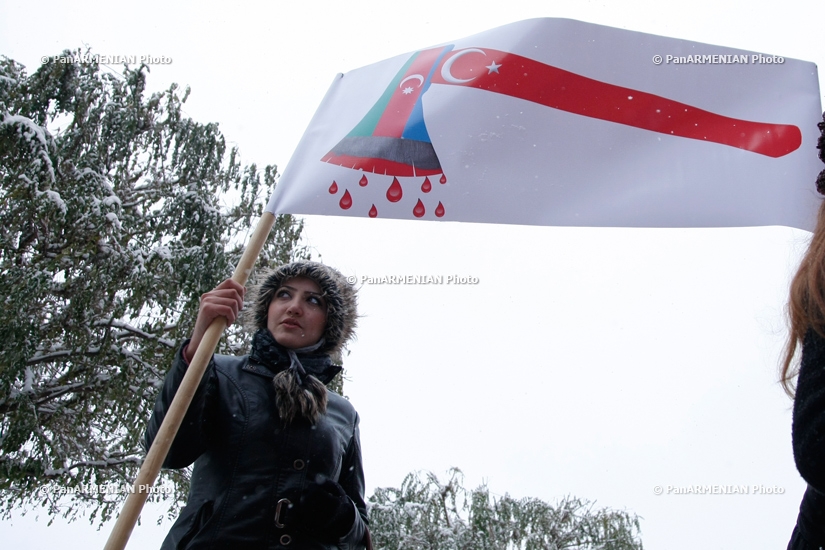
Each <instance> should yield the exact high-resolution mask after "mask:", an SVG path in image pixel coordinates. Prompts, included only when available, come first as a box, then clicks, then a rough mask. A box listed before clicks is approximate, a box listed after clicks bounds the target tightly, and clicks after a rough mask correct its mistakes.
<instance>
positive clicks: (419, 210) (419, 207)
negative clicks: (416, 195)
mask: <svg viewBox="0 0 825 550" xmlns="http://www.w3.org/2000/svg"><path fill="white" fill-rule="evenodd" d="M425 212H426V210H425V209H424V203H423V202H421V199H418V202H417V203H415V208H413V216H415V217H416V218H420V217H421V216H423V215H424V213H425Z"/></svg>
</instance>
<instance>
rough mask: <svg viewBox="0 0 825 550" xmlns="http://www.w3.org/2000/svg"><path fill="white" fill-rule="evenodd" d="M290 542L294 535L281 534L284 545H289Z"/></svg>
mask: <svg viewBox="0 0 825 550" xmlns="http://www.w3.org/2000/svg"><path fill="white" fill-rule="evenodd" d="M290 542H292V537H290V536H289V535H281V544H283V545H284V546H289V543H290Z"/></svg>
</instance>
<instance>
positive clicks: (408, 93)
mask: <svg viewBox="0 0 825 550" xmlns="http://www.w3.org/2000/svg"><path fill="white" fill-rule="evenodd" d="M401 93H402V94H404V95H410V94H411V93H413V89H412V88H410V87H409V86H407V87H406V88H404V89H403V90H401Z"/></svg>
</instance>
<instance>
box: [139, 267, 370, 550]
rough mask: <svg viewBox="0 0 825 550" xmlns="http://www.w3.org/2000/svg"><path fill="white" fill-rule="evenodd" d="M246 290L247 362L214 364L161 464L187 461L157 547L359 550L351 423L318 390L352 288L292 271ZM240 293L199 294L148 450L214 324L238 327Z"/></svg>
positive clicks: (339, 279) (319, 272)
mask: <svg viewBox="0 0 825 550" xmlns="http://www.w3.org/2000/svg"><path fill="white" fill-rule="evenodd" d="M261 280H262V281H263V282H262V283H261V284H260V285H259V286H258V287H257V288H256V289H255V290H254V292H253V296H252V299H251V300H250V302H251V304H252V311H251V312H250V314H249V318H248V319H247V324H248V325H250V328H252V329H254V331H255V332H254V337H253V339H252V350H251V353H250V354H249V355H246V356H242V357H231V356H224V355H214V356H213V357H212V360H211V362H210V364H209V366H208V368H207V371H206V374H205V375H204V377H203V380H202V381H201V383H200V386H199V387H198V390H197V392H196V394H195V396H194V398H193V400H192V404H191V405H190V407H189V410H188V412H187V413H186V417H185V418H184V420H183V423H182V425H181V428H180V431H179V432H178V434H177V436H176V437H175V440H174V442H173V443H172V447H171V449H170V451H169V454H168V455H167V457H166V460H165V462H164V466H165V467H167V468H184V467H186V466H189V465H190V464H192V463H193V462H194V465H195V466H194V469H193V471H192V478H191V490H190V493H189V500H188V503H187V505H186V507H185V508H184V509H183V511H182V512H181V515H180V517H179V518H178V520H177V521H176V522H175V524H174V526H173V527H172V529H171V530H170V532H169V534H168V536H167V537H166V540H165V541H164V543H163V546H162V548H163V549H164V550H171V549H184V548H185V549H196V548H197V549H199V548H238V549H246V548H260V549H270V548H272V549H275V548H299V549H335V548H347V549H349V548H363V547H364V546H365V545H367V544H368V540H369V535H368V531H367V512H366V504H365V502H364V474H363V469H362V464H361V447H360V441H359V432H358V414H357V413H356V412H355V409H354V408H353V407H352V405H350V403H349V401H347V400H346V399H344V398H343V397H341V396H339V395H337V394H335V393H332V392H330V391H328V390H327V389H326V388H325V387H324V384H326V383H329V382H330V381H331V380H332V378H333V377H334V376H335V375H336V374H338V372H340V370H341V367H338V366H334V365H333V364H332V360H331V358H330V356H331V355H334V354H336V353H337V352H339V351H340V350H341V348H342V347H343V346H344V344H345V343H346V342H347V341H348V340H349V339H350V338H352V337H353V336H354V329H355V324H356V318H357V313H356V291H355V289H354V288H353V287H352V285H350V284H349V283H348V282H347V280H346V279H345V278H344V277H343V275H341V273H339V272H338V271H337V270H335V269H332V268H330V267H327V266H325V265H323V264H320V263H315V262H306V261H302V262H295V263H291V264H287V265H284V266H281V267H280V268H278V269H276V270H275V271H273V272H270V273H268V274H266V275H265V276H264V277H263V278H262V279H261ZM245 290H246V289H245V288H244V287H243V286H241V285H240V284H238V283H237V282H235V281H233V280H232V279H227V280H226V281H224V282H223V283H221V284H220V285H218V287H216V288H215V289H214V290H212V291H211V292H207V293H206V294H204V295H203V296H202V297H201V304H200V309H199V311H198V318H197V321H196V323H195V328H194V331H193V334H192V338H191V339H190V340H188V341H187V342H185V343H184V345H183V347H182V348H181V349H180V350H179V351H178V354H177V357H176V359H175V362H174V364H173V365H172V368H171V370H170V371H169V374H168V375H167V377H166V380H165V382H164V385H163V388H162V390H161V393H160V395H159V396H158V399H157V402H156V404H155V409H154V413H153V415H152V418H151V420H150V421H149V426H148V428H147V431H146V438H145V439H146V444H147V448H148V446H149V445H151V443H152V441H153V440H154V438H155V435H156V434H157V430H158V428H159V426H160V423H161V422H162V421H163V417H164V416H165V414H166V411H167V409H168V407H169V404H170V402H171V400H172V398H173V396H174V394H175V391H176V390H177V387H178V385H179V384H180V381H181V379H182V378H183V375H184V373H185V371H186V368H187V365H188V362H189V361H190V360H191V359H192V357H193V356H194V353H195V350H196V349H197V347H198V345H199V344H200V342H201V339H202V338H203V336H204V333H205V331H206V328H207V327H208V326H209V325H210V323H211V322H212V320H213V319H215V318H217V317H219V316H222V317H225V318H226V319H227V321H228V323H232V322H234V321H235V320H236V318H237V316H238V313H239V311H240V309H241V307H242V306H243V300H244V295H245Z"/></svg>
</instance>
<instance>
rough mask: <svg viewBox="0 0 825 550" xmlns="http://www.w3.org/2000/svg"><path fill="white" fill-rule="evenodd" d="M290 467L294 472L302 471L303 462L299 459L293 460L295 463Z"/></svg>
mask: <svg viewBox="0 0 825 550" xmlns="http://www.w3.org/2000/svg"><path fill="white" fill-rule="evenodd" d="M292 466H293V467H294V468H295V469H296V470H303V469H304V466H305V464H304V461H303V460H301V459H300V458H299V459H297V460H295V462H293V463H292Z"/></svg>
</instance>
